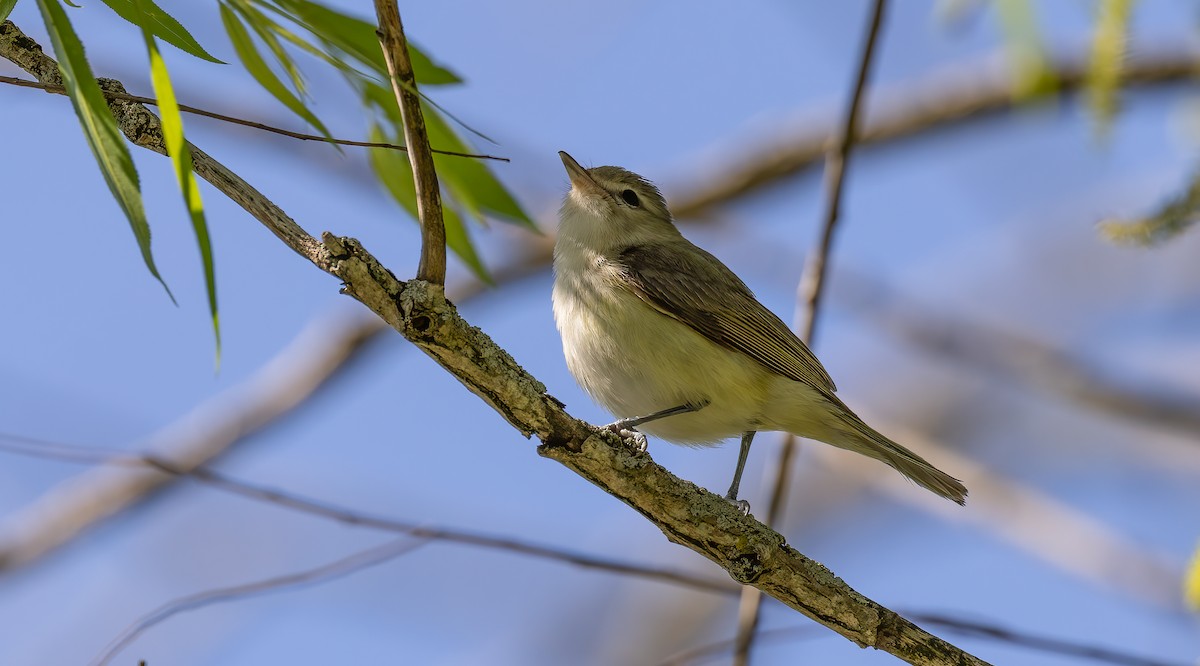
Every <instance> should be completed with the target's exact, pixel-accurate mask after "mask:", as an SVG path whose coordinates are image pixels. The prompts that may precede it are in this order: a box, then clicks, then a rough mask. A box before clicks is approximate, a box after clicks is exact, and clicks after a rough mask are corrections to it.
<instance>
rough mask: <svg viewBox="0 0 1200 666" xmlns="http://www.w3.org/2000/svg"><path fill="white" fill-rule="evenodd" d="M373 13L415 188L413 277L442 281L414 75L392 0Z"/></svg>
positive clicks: (429, 161)
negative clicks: (417, 241) (417, 245)
mask: <svg viewBox="0 0 1200 666" xmlns="http://www.w3.org/2000/svg"><path fill="white" fill-rule="evenodd" d="M375 15H376V16H377V17H378V20H379V32H378V34H379V45H380V46H381V47H382V48H383V59H384V61H386V62H387V68H388V75H389V76H390V78H391V80H392V92H393V93H395V95H396V103H397V105H399V107H400V117H401V118H402V119H403V120H404V143H405V144H406V145H407V146H408V147H409V151H408V162H409V164H411V165H412V171H413V182H414V183H415V184H416V188H417V221H418V222H420V223H421V263H420V264H418V266H417V279H418V280H424V281H426V282H428V283H430V284H435V285H444V284H446V224H445V221H444V220H443V219H442V193H441V191H440V189H439V188H438V179H437V171H436V170H435V169H434V167H433V155H431V154H430V153H429V137H428V136H427V135H426V133H425V117H424V116H423V115H422V114H421V96H420V95H419V94H418V93H417V79H416V77H415V76H413V69H412V62H410V61H409V55H408V41H407V40H406V39H405V37H404V26H403V25H401V23H400V10H399V8H397V6H396V0H375Z"/></svg>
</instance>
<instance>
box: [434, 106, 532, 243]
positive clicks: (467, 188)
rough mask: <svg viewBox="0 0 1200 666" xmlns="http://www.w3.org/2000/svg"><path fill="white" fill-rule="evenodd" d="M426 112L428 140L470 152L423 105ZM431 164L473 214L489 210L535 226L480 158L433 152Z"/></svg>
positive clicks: (452, 131)
mask: <svg viewBox="0 0 1200 666" xmlns="http://www.w3.org/2000/svg"><path fill="white" fill-rule="evenodd" d="M423 111H424V116H425V131H426V132H427V133H428V134H429V144H430V145H432V146H437V147H438V148H440V149H442V150H452V151H455V152H461V153H469V152H471V146H469V145H467V143H466V142H464V141H463V140H462V139H460V138H459V137H458V136H457V135H456V134H455V133H454V130H453V129H451V127H450V125H449V124H448V123H447V122H446V121H445V120H444V119H443V118H442V117H441V115H439V114H438V113H437V112H435V111H432V110H431V109H430V108H429V107H428V106H427V105H425V108H424V109H423ZM433 163H434V166H436V167H437V172H438V176H440V177H441V178H443V179H444V180H445V181H446V186H447V187H448V188H449V189H450V191H451V192H452V193H453V194H454V198H455V199H456V200H458V201H461V202H462V204H463V206H465V207H466V208H467V209H468V210H471V211H472V212H473V213H474V214H475V215H476V217H481V216H482V214H483V213H490V214H491V215H494V216H496V217H498V218H500V219H501V220H504V221H507V222H514V223H516V224H519V225H521V226H523V227H526V228H528V229H533V230H537V225H535V224H534V223H533V220H532V219H531V218H530V217H529V215H528V214H526V213H525V210H524V209H523V208H521V204H519V203H517V200H516V199H514V198H513V196H512V195H511V194H509V193H508V189H507V188H505V187H504V185H503V184H502V183H501V182H500V181H499V180H497V179H496V177H495V176H494V175H492V172H491V170H490V169H488V167H487V166H486V165H484V164H483V162H481V161H479V160H472V159H463V158H461V157H454V156H451V155H438V154H435V155H434V156H433Z"/></svg>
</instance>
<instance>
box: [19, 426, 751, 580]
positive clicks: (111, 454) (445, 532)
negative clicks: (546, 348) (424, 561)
mask: <svg viewBox="0 0 1200 666" xmlns="http://www.w3.org/2000/svg"><path fill="white" fill-rule="evenodd" d="M0 450H3V451H7V452H10V453H15V454H18V455H25V456H33V457H38V458H48V459H53V460H64V461H69V462H76V463H88V464H103V465H110V466H112V465H126V466H135V467H143V468H145V467H149V468H152V469H154V470H157V471H160V472H164V473H166V474H170V475H172V476H174V477H188V478H191V479H192V480H194V481H196V482H197V483H200V484H202V485H205V486H207V487H210V488H213V489H215V490H219V491H221V492H225V493H230V494H233V495H238V496H239V497H244V498H247V499H250V500H253V501H257V502H263V503H266V504H272V505H275V506H279V507H283V508H285V509H288V510H291V511H297V512H300V513H305V514H308V515H312V516H317V517H320V518H325V519H328V520H334V521H337V522H339V523H343V524H346V525H355V526H359V527H367V528H370V529H376V530H382V531H385V532H391V533H394V534H403V535H406V536H411V537H418V538H421V539H429V540H434V541H445V542H449V543H459V544H464V545H469V546H476V547H480V548H489V549H493V550H501V551H506V552H511V553H517V554H520V555H526V556H530V557H538V558H542V559H547V560H553V561H556V562H563V563H566V564H572V565H575V566H579V567H583V568H585V569H596V570H599V571H607V572H610V573H615V574H621V575H627V576H635V577H640V578H645V579H647V580H654V581H658V582H662V583H670V584H674V585H681V586H684V587H688V588H691V589H695V590H700V591H704V592H715V593H717V594H728V595H735V594H737V593H738V588H737V587H735V586H734V585H732V584H730V583H728V582H726V581H721V580H715V579H713V578H709V577H706V576H697V575H694V574H689V573H685V572H682V571H676V570H673V569H665V568H661V567H652V566H645V565H640V564H636V563H630V562H621V561H618V560H612V559H607V558H602V557H597V556H594V555H588V554H586V553H580V552H575V551H571V550H567V549H565V548H557V547H554V546H545V545H541V544H536V543H530V542H527V541H521V540H519V539H512V538H509V537H501V536H493V535H489V534H483V533H481V532H473V531H470V530H462V529H457V528H453V527H440V526H435V525H417V524H415V523H407V522H404V521H400V520H393V519H391V518H383V517H379V516H372V515H369V514H367V513H364V512H362V511H357V510H354V509H347V508H344V507H339V506H336V505H334V504H330V503H328V502H322V501H318V500H314V499H310V498H306V497H302V496H300V495H297V494H295V493H291V492H288V491H283V490H278V489H273V488H265V487H263V486H259V485H255V484H252V483H249V482H246V481H240V480H237V479H233V478H231V477H229V476H226V475H224V474H219V473H217V472H214V471H212V470H211V469H208V468H205V467H193V468H185V467H183V466H181V465H179V464H177V463H174V462H172V461H171V460H170V459H167V458H164V457H163V456H161V455H152V454H132V453H127V452H123V451H110V450H103V449H98V448H93V447H85V446H76V445H70V444H63V443H60V442H48V441H45V440H40V439H36V438H32V437H25V436H21V435H14V434H9V433H0Z"/></svg>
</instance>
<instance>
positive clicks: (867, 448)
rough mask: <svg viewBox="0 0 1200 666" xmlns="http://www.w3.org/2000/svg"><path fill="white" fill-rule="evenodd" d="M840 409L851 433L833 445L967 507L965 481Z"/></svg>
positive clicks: (849, 412)
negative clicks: (877, 463)
mask: <svg viewBox="0 0 1200 666" xmlns="http://www.w3.org/2000/svg"><path fill="white" fill-rule="evenodd" d="M838 402H839V403H840V402H841V401H840V400H839V401H838ZM840 406H841V407H843V410H844V411H843V413H842V414H841V415H840V416H842V419H843V421H844V423H845V424H846V425H847V426H849V431H843V433H844V435H845V438H844V439H843V438H838V439H840V440H841V441H830V442H829V443H830V444H833V445H834V446H837V447H840V448H844V449H849V450H851V451H854V452H856V453H861V454H863V455H865V456H867V457H869V458H874V459H876V460H879V461H881V462H884V463H887V464H888V465H890V466H891V467H892V468H893V469H895V470H896V471H897V472H900V473H901V474H903V475H904V476H906V477H908V478H909V479H910V480H912V481H913V482H914V483H916V484H917V485H919V486H921V487H922V488H926V489H928V490H930V491H932V492H934V493H936V494H938V495H941V496H942V497H945V498H946V499H948V500H951V501H954V502H957V503H958V504H966V502H967V488H966V486H964V485H963V484H962V482H961V481H959V480H958V479H956V478H954V477H952V476H950V475H949V474H947V473H945V472H943V471H942V470H940V469H938V468H936V467H934V466H933V465H931V464H929V462H928V461H926V460H925V459H924V458H922V457H921V456H919V455H917V454H915V453H913V452H912V451H909V450H908V449H906V448H904V447H903V446H900V445H899V444H897V443H895V442H893V441H892V440H890V439H888V438H887V437H884V436H883V435H882V434H881V433H879V432H878V431H876V430H875V429H874V428H872V427H871V426H869V425H867V424H866V422H864V421H863V420H862V419H860V418H859V417H858V416H857V415H855V414H854V412H851V411H850V410H849V408H846V407H845V405H840Z"/></svg>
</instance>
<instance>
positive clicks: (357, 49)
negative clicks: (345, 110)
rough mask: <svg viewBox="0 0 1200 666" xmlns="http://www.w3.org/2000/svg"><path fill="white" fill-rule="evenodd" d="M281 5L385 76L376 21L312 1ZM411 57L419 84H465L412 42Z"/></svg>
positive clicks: (290, 0)
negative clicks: (356, 16)
mask: <svg viewBox="0 0 1200 666" xmlns="http://www.w3.org/2000/svg"><path fill="white" fill-rule="evenodd" d="M276 1H277V4H278V5H279V6H280V7H283V8H284V9H286V10H287V11H289V12H291V14H292V16H293V18H294V19H298V20H299V22H300V23H301V25H303V26H304V28H305V29H306V30H308V31H309V32H311V33H313V35H315V36H316V37H317V38H318V39H320V40H321V41H323V42H325V43H327V44H330V45H332V46H334V47H336V48H338V49H340V50H341V51H344V52H345V53H347V54H349V55H351V56H353V57H354V58H356V59H357V60H359V61H360V62H362V63H363V64H365V65H367V66H369V67H370V68H371V69H373V70H374V71H375V72H376V73H377V74H379V75H381V76H386V74H387V65H386V64H385V63H384V61H383V52H382V51H381V50H380V48H379V38H378V37H377V36H376V35H375V30H376V29H377V28H376V26H375V24H374V23H369V22H367V21H364V20H362V19H358V18H354V17H353V16H349V15H347V14H343V13H341V12H339V11H336V10H333V9H330V8H329V7H326V6H325V5H322V4H320V3H317V2H312V0H276ZM408 51H409V57H410V58H411V59H412V66H413V74H414V75H415V76H416V78H417V83H420V84H423V85H441V84H447V83H462V79H460V78H459V77H458V75H457V74H455V73H454V72H452V71H450V70H448V69H446V68H445V67H442V66H441V65H438V64H437V63H435V62H433V60H432V59H430V58H429V56H427V55H425V53H424V52H422V51H421V49H419V48H417V47H416V46H414V45H413V43H412V42H411V41H410V42H409V44H408Z"/></svg>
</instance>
